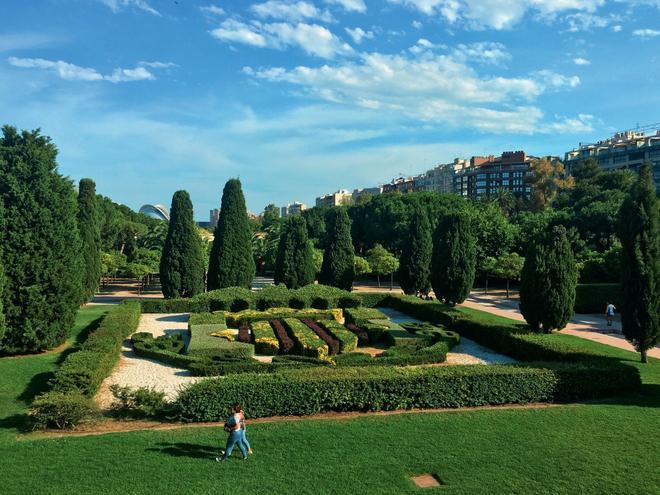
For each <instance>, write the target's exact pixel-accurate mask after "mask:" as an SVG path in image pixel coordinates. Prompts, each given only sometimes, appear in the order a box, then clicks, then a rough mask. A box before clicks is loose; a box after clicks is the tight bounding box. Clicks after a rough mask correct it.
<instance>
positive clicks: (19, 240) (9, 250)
mask: <svg viewBox="0 0 660 495" xmlns="http://www.w3.org/2000/svg"><path fill="white" fill-rule="evenodd" d="M56 156H57V148H56V147H55V145H54V144H53V143H52V142H51V140H50V139H49V138H47V137H45V136H42V135H40V133H39V131H32V132H28V131H22V132H20V133H19V132H18V131H17V130H16V129H15V128H13V127H9V126H5V127H4V128H3V136H2V138H0V203H1V204H2V207H3V210H4V217H5V218H4V222H3V226H2V227H3V228H2V229H0V246H2V260H1V263H2V265H3V268H4V271H5V280H6V286H5V290H4V294H3V296H2V299H3V306H4V312H5V318H6V332H5V335H4V338H3V339H2V340H1V341H0V350H2V351H4V352H7V353H18V352H34V351H40V350H43V349H48V348H51V347H55V346H57V345H59V344H61V343H62V342H63V341H64V340H65V339H66V337H67V336H68V335H69V332H70V330H71V326H72V325H73V320H74V317H75V314H76V310H77V309H78V304H79V302H80V297H81V296H80V295H81V282H82V279H81V273H82V271H83V267H82V259H81V254H80V253H81V243H80V237H79V234H78V222H77V218H76V217H77V211H78V207H77V204H76V193H75V189H74V187H73V184H72V183H71V181H70V180H68V179H66V178H64V177H62V176H61V175H60V174H59V173H58V171H57V162H56Z"/></svg>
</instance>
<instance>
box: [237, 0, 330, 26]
mask: <svg viewBox="0 0 660 495" xmlns="http://www.w3.org/2000/svg"><path fill="white" fill-rule="evenodd" d="M250 10H251V11H252V12H254V13H255V14H256V15H257V16H258V17H261V18H263V19H268V18H271V19H282V20H285V21H288V22H300V21H305V20H308V19H318V20H320V21H322V22H332V21H333V18H332V14H330V12H328V11H327V10H320V9H318V8H317V7H316V6H315V5H314V4H312V3H309V2H304V1H298V2H286V1H283V0H268V1H267V2H264V3H257V4H254V5H252V6H251V7H250Z"/></svg>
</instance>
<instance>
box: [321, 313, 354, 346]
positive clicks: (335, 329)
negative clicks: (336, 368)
mask: <svg viewBox="0 0 660 495" xmlns="http://www.w3.org/2000/svg"><path fill="white" fill-rule="evenodd" d="M318 323H319V324H320V325H321V326H322V327H323V328H324V329H325V330H326V331H327V332H328V333H329V334H330V336H332V337H334V338H335V339H337V340H338V341H339V348H340V349H339V350H340V351H341V352H353V351H354V350H355V349H356V348H357V346H358V333H359V332H352V331H350V330H348V329H347V328H346V327H345V326H344V325H342V324H341V323H339V322H337V321H335V320H323V321H320V322H318Z"/></svg>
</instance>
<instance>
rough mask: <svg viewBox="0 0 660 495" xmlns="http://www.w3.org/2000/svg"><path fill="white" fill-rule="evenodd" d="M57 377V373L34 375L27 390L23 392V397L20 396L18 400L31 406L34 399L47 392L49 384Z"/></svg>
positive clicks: (46, 372) (45, 372)
mask: <svg viewBox="0 0 660 495" xmlns="http://www.w3.org/2000/svg"><path fill="white" fill-rule="evenodd" d="M54 376H55V373H53V372H52V371H44V372H42V373H38V374H36V375H34V376H33V377H32V378H31V379H30V381H29V383H28V384H27V386H26V387H25V390H23V392H21V395H19V396H18V397H17V398H18V400H20V401H23V402H25V403H26V404H28V405H30V404H31V403H32V401H33V400H34V398H35V397H36V396H37V395H39V394H40V393H42V392H46V391H47V390H48V389H49V388H50V387H49V386H48V382H49V381H50V380H51V378H53V377H54Z"/></svg>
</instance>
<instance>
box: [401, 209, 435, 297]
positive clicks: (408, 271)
mask: <svg viewBox="0 0 660 495" xmlns="http://www.w3.org/2000/svg"><path fill="white" fill-rule="evenodd" d="M432 254H433V239H432V237H431V225H430V224H429V219H428V217H427V215H426V213H425V212H424V211H421V210H419V211H416V212H415V213H414V215H413V217H412V221H411V222H410V230H409V233H408V238H407V242H406V244H405V247H404V249H403V255H402V256H401V269H400V271H399V282H400V283H401V288H402V289H403V292H404V293H406V294H417V293H422V294H427V293H428V292H429V291H430V290H431V280H430V277H431V256H432Z"/></svg>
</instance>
